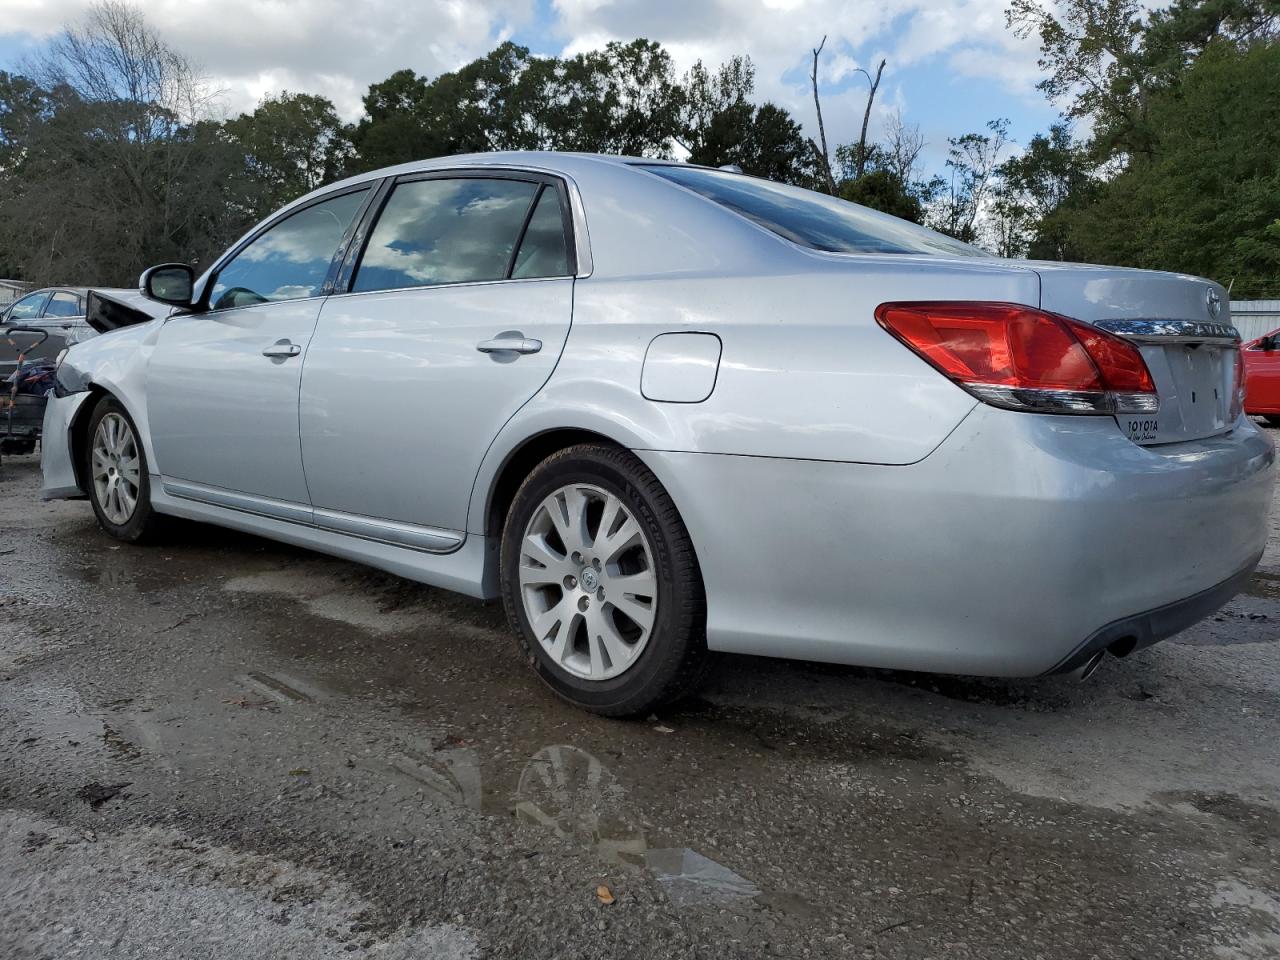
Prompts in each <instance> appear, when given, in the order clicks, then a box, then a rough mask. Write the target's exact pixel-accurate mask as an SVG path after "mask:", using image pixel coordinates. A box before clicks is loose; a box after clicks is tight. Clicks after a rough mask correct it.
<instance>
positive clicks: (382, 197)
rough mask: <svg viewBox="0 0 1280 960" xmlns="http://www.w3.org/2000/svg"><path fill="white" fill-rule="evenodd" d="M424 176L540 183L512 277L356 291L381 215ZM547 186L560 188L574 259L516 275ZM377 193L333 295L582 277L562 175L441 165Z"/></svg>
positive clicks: (569, 255)
mask: <svg viewBox="0 0 1280 960" xmlns="http://www.w3.org/2000/svg"><path fill="white" fill-rule="evenodd" d="M420 180H514V181H517V182H522V183H535V184H538V185H539V186H538V189H537V190H535V191H534V194H533V197H532V199H531V200H530V201H529V207H528V209H527V210H525V215H524V220H523V221H522V222H521V225H520V232H519V233H518V234H517V235H516V242H515V245H514V246H513V247H512V248H511V255H510V257H508V259H507V268H506V275H505V276H503V277H500V278H496V279H489V280H459V281H457V282H455V283H418V284H413V285H411V286H407V287H379V288H378V289H377V290H353V289H352V285H353V284H354V283H355V277H356V274H357V273H358V272H359V269H360V264H361V262H362V261H363V260H364V255H365V251H366V250H367V249H368V245H369V240H370V239H371V237H372V235H373V228H374V227H375V226H376V225H377V223H378V220H379V218H381V216H382V212H383V210H384V209H385V207H386V205H387V201H388V200H389V199H390V198H391V194H392V192H393V191H394V190H395V188H396V187H398V186H400V185H401V184H402V183H414V182H417V181H420ZM547 187H553V188H555V190H556V196H557V199H558V200H559V201H560V224H561V228H562V229H563V231H564V243H565V256H566V259H567V261H568V265H567V270H566V272H565V273H564V275H563V276H555V277H512V276H511V270H512V268H513V266H514V265H515V257H516V254H517V253H519V251H520V245H521V244H523V243H524V237H525V233H526V232H527V231H528V229H529V221H530V219H531V218H532V217H533V211H534V210H535V209H536V208H537V204H538V200H539V199H540V198H541V197H542V194H543V191H544V190H545V189H546V188H547ZM377 193H378V195H377V197H376V198H375V200H376V202H373V203H370V204H368V205H367V206H366V207H365V209H364V211H363V214H362V219H361V222H360V225H359V227H358V228H357V229H356V231H355V233H356V235H357V236H356V238H355V240H354V242H352V243H350V245H349V246H348V248H347V252H346V256H345V257H344V259H343V263H342V267H341V269H340V270H339V272H338V277H337V280H336V282H335V284H334V288H333V290H332V291H331V293H330V294H329V295H330V296H365V295H368V294H373V293H390V292H392V291H396V290H434V289H438V288H440V287H461V286H479V285H483V284H490V283H527V282H529V281H534V280H566V279H569V280H571V279H574V278H576V277H577V276H578V267H579V262H578V246H577V234H576V232H575V227H576V224H575V222H574V217H573V204H572V202H571V198H570V195H569V188H568V184H567V182H566V180H565V178H564V177H561V176H558V175H557V174H553V173H543V172H541V171H535V170H520V169H515V168H510V167H439V168H436V169H434V170H417V171H414V172H411V173H403V174H400V175H399V176H396V177H388V178H387V179H386V180H384V181H383V183H382V185H381V187H380V188H379V189H378V191H377Z"/></svg>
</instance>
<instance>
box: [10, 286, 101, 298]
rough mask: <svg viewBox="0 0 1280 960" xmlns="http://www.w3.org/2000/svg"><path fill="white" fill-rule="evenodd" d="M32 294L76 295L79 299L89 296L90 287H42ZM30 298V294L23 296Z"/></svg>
mask: <svg viewBox="0 0 1280 960" xmlns="http://www.w3.org/2000/svg"><path fill="white" fill-rule="evenodd" d="M31 293H74V294H75V295H76V296H78V297H84V296H88V294H89V288H88V287H41V288H40V289H38V290H32V291H31ZM23 296H30V294H23Z"/></svg>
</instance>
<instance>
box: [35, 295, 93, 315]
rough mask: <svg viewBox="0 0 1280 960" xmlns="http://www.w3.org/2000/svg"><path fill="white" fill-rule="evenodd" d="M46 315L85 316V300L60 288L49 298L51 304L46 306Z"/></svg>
mask: <svg viewBox="0 0 1280 960" xmlns="http://www.w3.org/2000/svg"><path fill="white" fill-rule="evenodd" d="M44 315H45V316H46V317H83V316H84V305H83V301H81V299H80V298H79V297H77V296H76V295H75V294H74V293H67V292H66V291H65V290H59V291H58V292H57V293H55V294H54V295H53V296H52V297H50V298H49V305H48V306H47V307H45V308H44Z"/></svg>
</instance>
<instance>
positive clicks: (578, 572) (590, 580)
mask: <svg viewBox="0 0 1280 960" xmlns="http://www.w3.org/2000/svg"><path fill="white" fill-rule="evenodd" d="M501 563H502V592H503V603H504V605H505V607H506V611H507V617H508V619H509V620H510V621H511V625H512V627H513V629H514V630H515V631H516V634H517V636H518V638H519V643H520V648H521V651H522V652H523V654H524V656H525V657H526V658H527V659H528V660H529V662H530V664H531V665H532V666H533V669H534V671H535V672H536V673H537V674H538V676H539V677H540V678H541V679H542V681H543V682H544V683H546V684H547V686H549V687H550V688H551V689H552V690H553V691H555V692H556V693H557V694H559V695H560V696H561V697H563V698H564V699H565V700H568V701H569V702H571V703H573V704H575V705H577V706H579V707H582V708H584V709H587V710H590V711H592V712H594V713H600V714H604V715H606V716H627V715H631V714H638V713H645V712H647V711H650V710H652V709H654V708H655V707H658V706H661V705H662V704H664V703H668V702H670V701H672V700H675V699H677V698H678V697H680V696H681V695H682V694H684V693H687V692H688V691H689V690H690V689H691V688H692V687H693V686H694V685H696V683H697V681H698V680H699V679H700V678H701V675H702V673H703V670H704V667H705V664H706V662H707V657H708V654H707V645H706V599H705V595H704V593H703V586H702V575H701V572H700V571H699V569H698V560H697V557H696V556H695V554H694V551H693V543H692V541H691V540H690V539H689V533H688V531H687V530H686V529H685V526H684V523H683V522H682V521H681V519H680V516H679V513H678V511H677V510H676V507H675V504H674V503H673V502H672V500H671V497H670V496H669V495H668V494H667V492H666V490H665V489H663V487H662V485H661V484H660V483H659V482H658V480H657V478H656V477H655V476H654V475H653V474H652V473H651V472H650V471H649V469H648V468H647V467H645V465H644V464H643V463H641V462H640V460H639V459H637V458H636V457H635V456H634V455H633V454H631V453H629V452H627V451H626V450H622V449H619V448H616V447H610V446H606V445H603V444H582V445H579V446H574V447H570V448H568V449H566V450H562V451H560V452H558V453H556V454H553V455H552V456H551V457H548V458H547V459H546V460H544V461H543V462H542V463H541V464H539V465H538V466H537V468H535V469H534V471H533V472H532V473H531V474H530V475H529V477H528V479H526V480H525V482H524V484H523V485H521V487H520V489H519V491H517V493H516V496H515V500H514V501H513V502H512V505H511V509H510V510H509V511H508V513H507V519H506V523H505V525H504V528H503V534H502V560H501Z"/></svg>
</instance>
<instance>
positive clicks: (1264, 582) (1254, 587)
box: [1244, 570, 1280, 600]
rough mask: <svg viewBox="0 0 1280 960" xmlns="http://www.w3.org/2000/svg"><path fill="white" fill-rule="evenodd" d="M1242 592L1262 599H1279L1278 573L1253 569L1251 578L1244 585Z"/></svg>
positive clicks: (1279, 584) (1279, 581)
mask: <svg viewBox="0 0 1280 960" xmlns="http://www.w3.org/2000/svg"><path fill="white" fill-rule="evenodd" d="M1244 592H1245V593H1246V594H1248V595H1249V596H1251V597H1261V598H1262V599H1264V600H1280V575H1278V574H1274V573H1263V572H1262V571H1260V570H1255V571H1254V573H1253V577H1252V579H1250V580H1249V582H1248V584H1246V585H1245V588H1244Z"/></svg>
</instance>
